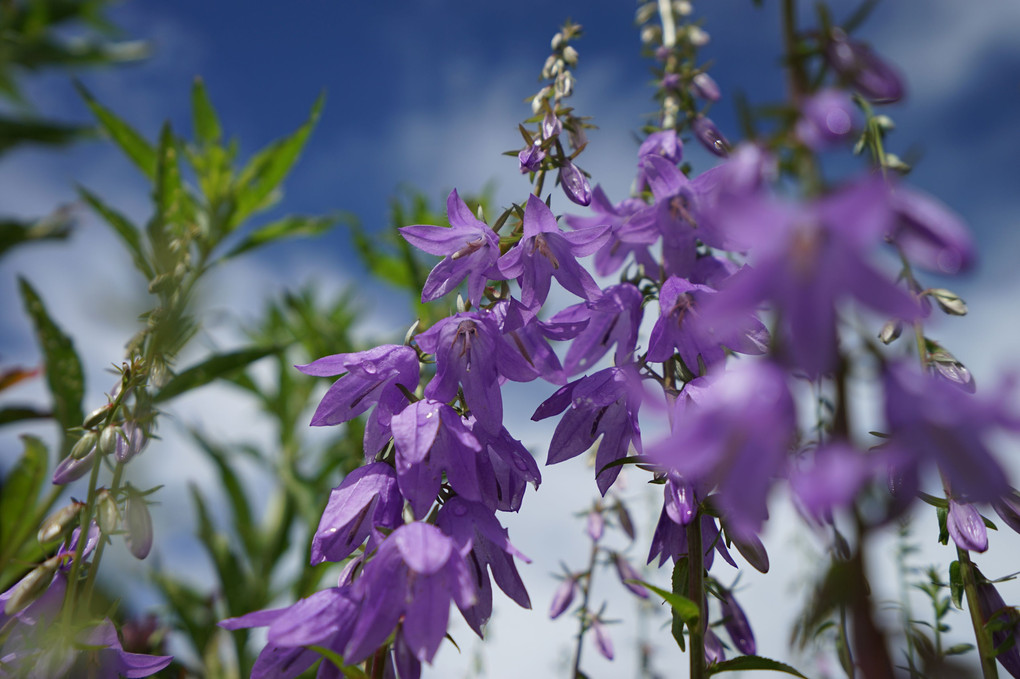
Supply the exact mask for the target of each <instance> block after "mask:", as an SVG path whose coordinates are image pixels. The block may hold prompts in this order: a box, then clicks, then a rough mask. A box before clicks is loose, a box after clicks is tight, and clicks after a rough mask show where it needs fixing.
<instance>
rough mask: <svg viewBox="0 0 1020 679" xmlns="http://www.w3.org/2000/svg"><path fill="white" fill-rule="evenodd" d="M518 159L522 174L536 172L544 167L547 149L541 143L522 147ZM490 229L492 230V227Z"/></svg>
mask: <svg viewBox="0 0 1020 679" xmlns="http://www.w3.org/2000/svg"><path fill="white" fill-rule="evenodd" d="M517 160H518V162H519V163H520V166H521V174H527V173H529V172H536V171H538V169H539V168H541V167H542V161H543V160H545V151H543V150H542V146H541V145H540V144H530V145H528V146H525V147H524V148H523V149H521V152H520V153H518V154H517ZM489 230H490V231H491V229H489ZM494 235H495V234H494Z"/></svg>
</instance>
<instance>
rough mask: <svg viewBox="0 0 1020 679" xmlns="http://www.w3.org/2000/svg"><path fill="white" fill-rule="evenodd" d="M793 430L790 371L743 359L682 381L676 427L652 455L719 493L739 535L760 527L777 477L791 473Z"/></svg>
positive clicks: (728, 522)
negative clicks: (721, 369)
mask: <svg viewBox="0 0 1020 679" xmlns="http://www.w3.org/2000/svg"><path fill="white" fill-rule="evenodd" d="M794 431H795V419H794V406H793V397H792V396H791V395H790V390H789V387H788V386H787V384H786V376H785V373H784V372H783V371H782V370H781V369H780V368H778V367H777V366H775V365H772V364H771V363H768V362H766V361H760V360H759V361H742V362H741V363H739V364H738V365H737V366H735V367H734V368H732V369H730V370H727V371H726V372H724V373H722V374H711V373H710V374H709V375H708V376H707V377H700V378H697V379H695V380H692V381H691V382H688V383H687V385H685V387H684V389H683V391H682V392H681V393H680V397H679V398H678V399H677V402H676V409H675V415H674V419H673V433H672V435H671V436H670V437H669V438H667V439H666V440H665V441H663V442H661V443H659V444H657V445H655V446H654V447H653V448H652V450H651V451H650V452H649V454H650V455H651V456H652V457H653V458H654V459H655V460H656V461H657V462H659V463H660V464H662V465H664V466H666V467H668V468H670V469H673V470H675V471H676V472H677V473H678V474H680V476H682V477H683V478H684V479H687V480H688V481H689V482H691V483H693V484H694V485H695V487H700V488H704V489H705V490H707V491H711V490H712V489H713V488H715V489H716V490H717V492H718V494H717V497H716V506H718V507H719V509H720V510H721V511H722V516H723V519H724V520H725V522H726V526H727V530H731V531H733V533H734V534H735V535H738V536H740V535H747V534H749V533H756V532H758V530H759V528H760V527H761V524H762V522H763V521H764V520H765V519H766V518H767V515H768V510H767V507H766V499H767V496H768V493H769V489H770V488H771V486H772V483H773V481H774V480H775V479H776V478H778V477H781V476H785V474H786V463H787V452H788V449H789V447H790V446H791V444H792V442H793V435H794Z"/></svg>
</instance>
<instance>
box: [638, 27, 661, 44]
mask: <svg viewBox="0 0 1020 679" xmlns="http://www.w3.org/2000/svg"><path fill="white" fill-rule="evenodd" d="M661 35H662V29H660V28H659V27H658V26H645V27H644V28H642V29H641V44H643V45H654V44H657V43H658V42H660V40H661V39H660V36H661Z"/></svg>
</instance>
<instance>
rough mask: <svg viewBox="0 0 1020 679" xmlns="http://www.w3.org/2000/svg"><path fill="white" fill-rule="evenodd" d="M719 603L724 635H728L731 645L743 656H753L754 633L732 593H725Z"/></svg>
mask: <svg viewBox="0 0 1020 679" xmlns="http://www.w3.org/2000/svg"><path fill="white" fill-rule="evenodd" d="M720 603H721V604H722V614H723V625H724V626H725V627H726V633H727V634H729V635H730V639H731V640H732V641H733V645H734V646H736V647H737V648H738V649H739V650H740V652H741V653H743V654H744V655H754V652H755V643H754V632H752V631H751V623H749V622H748V621H747V616H746V615H744V609H742V608H741V607H740V604H738V603H737V600H736V599H735V598H733V592H729V591H727V592H726V593H725V595H724V596H723V598H722V600H721V602H720Z"/></svg>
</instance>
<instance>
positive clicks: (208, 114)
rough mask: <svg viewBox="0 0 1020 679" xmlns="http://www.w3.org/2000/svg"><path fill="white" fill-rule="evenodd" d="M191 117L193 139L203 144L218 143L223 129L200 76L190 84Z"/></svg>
mask: <svg viewBox="0 0 1020 679" xmlns="http://www.w3.org/2000/svg"><path fill="white" fill-rule="evenodd" d="M191 119H192V121H193V122H194V125H195V139H196V140H197V141H198V142H199V143H201V144H203V145H208V144H218V143H219V142H220V139H221V138H222V137H223V130H222V128H221V127H220V120H219V118H218V117H217V116H216V109H215V108H213V105H212V102H211V101H210V100H209V94H208V92H206V89H205V83H203V82H202V78H200V77H197V76H196V77H195V82H194V84H193V85H192V86H191Z"/></svg>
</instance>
